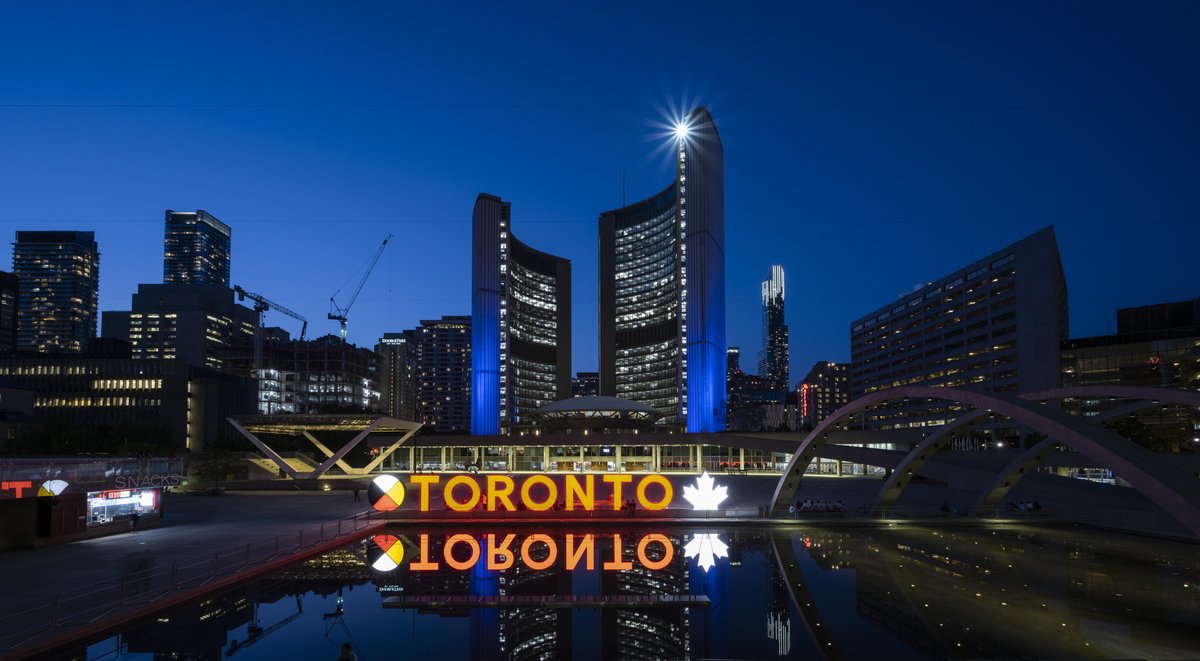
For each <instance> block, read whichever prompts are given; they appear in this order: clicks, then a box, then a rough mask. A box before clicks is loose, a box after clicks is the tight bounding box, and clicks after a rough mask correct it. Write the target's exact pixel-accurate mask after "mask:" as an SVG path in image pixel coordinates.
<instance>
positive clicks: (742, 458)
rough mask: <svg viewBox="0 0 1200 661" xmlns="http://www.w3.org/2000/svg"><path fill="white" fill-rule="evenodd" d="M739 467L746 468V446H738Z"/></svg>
mask: <svg viewBox="0 0 1200 661" xmlns="http://www.w3.org/2000/svg"><path fill="white" fill-rule="evenodd" d="M738 467H739V468H741V469H742V470H746V448H738Z"/></svg>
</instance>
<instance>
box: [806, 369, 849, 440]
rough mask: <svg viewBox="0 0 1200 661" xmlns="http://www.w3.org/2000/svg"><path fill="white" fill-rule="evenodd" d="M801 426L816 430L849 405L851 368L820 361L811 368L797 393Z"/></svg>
mask: <svg viewBox="0 0 1200 661" xmlns="http://www.w3.org/2000/svg"><path fill="white" fill-rule="evenodd" d="M796 399H797V404H799V406H800V424H802V425H805V426H808V427H814V426H816V425H819V424H821V421H822V420H824V419H825V418H828V417H829V415H830V414H831V413H833V412H834V411H836V410H838V409H839V408H841V407H842V406H845V405H846V404H849V403H850V366H849V365H848V364H846V363H832V362H828V361H824V360H823V361H821V362H819V363H817V364H815V365H813V366H812V369H811V370H809V371H808V376H806V377H804V380H803V381H801V382H800V386H799V387H798V388H797V392H796Z"/></svg>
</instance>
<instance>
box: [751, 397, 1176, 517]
mask: <svg viewBox="0 0 1200 661" xmlns="http://www.w3.org/2000/svg"><path fill="white" fill-rule="evenodd" d="M1147 390H1150V391H1152V392H1153V395H1152V396H1153V397H1154V399H1156V400H1160V401H1161V400H1164V398H1166V397H1167V396H1168V395H1167V393H1168V392H1169V393H1186V392H1188V391H1183V390H1175V389H1144V388H1111V389H1108V388H1102V387H1096V388H1095V389H1084V388H1080V389H1073V388H1062V389H1056V390H1052V391H1044V392H1038V393H1029V394H1027V395H1025V396H1024V397H1025V398H1028V399H1025V398H1018V397H1013V396H1011V395H1006V394H1001V393H992V392H985V391H979V390H965V389H956V388H937V387H932V386H919V385H917V386H900V387H897V388H890V389H888V390H881V391H877V392H874V393H870V394H868V395H864V396H863V397H860V398H858V399H857V400H855V401H853V402H851V403H849V404H847V405H846V406H843V407H842V408H841V409H838V411H836V412H835V413H834V415H832V416H830V417H829V418H828V419H826V420H825V421H824V422H822V423H821V424H820V425H818V426H817V428H816V429H814V430H813V431H812V433H810V434H809V435H808V437H806V438H805V439H804V441H803V442H802V443H801V444H800V447H799V448H797V450H796V452H795V453H794V454H793V455H792V458H791V460H790V461H789V462H788V465H787V468H786V470H785V471H784V474H783V476H782V477H781V478H780V481H779V484H778V486H777V487H776V489H775V496H774V498H773V501H772V507H773V510H774V511H781V510H783V509H786V508H787V505H788V503H790V502H792V501H793V500H794V499H795V497H796V491H797V490H798V489H799V486H800V478H801V476H802V475H803V474H804V471H805V470H807V468H808V466H809V464H811V463H812V460H813V459H814V458H815V457H816V452H815V450H816V448H817V447H819V446H820V445H821V444H823V443H824V442H825V440H826V439H827V434H826V433H825V432H826V431H827V430H828V429H829V428H830V427H831V426H833V425H836V424H838V423H840V422H841V421H842V420H843V419H845V418H846V417H847V416H850V415H853V414H855V413H858V412H859V411H862V410H864V409H866V408H868V407H870V406H874V405H876V404H879V403H882V402H885V401H887V400H890V399H897V398H910V397H911V398H919V399H933V400H939V401H954V402H961V403H963V404H969V405H971V406H974V407H975V408H976V410H975V411H971V412H970V413H967V414H965V415H963V416H960V417H959V418H958V419H957V420H955V421H954V422H952V423H950V424H949V425H947V427H953V428H961V427H962V426H965V425H968V424H970V423H971V422H973V421H974V420H977V419H979V418H981V417H983V416H985V415H989V414H991V413H993V412H994V413H995V414H997V415H1001V416H1004V417H1008V418H1012V419H1013V420H1015V421H1017V422H1019V423H1021V424H1023V425H1025V426H1026V427H1029V428H1030V429H1033V430H1034V431H1036V432H1038V433H1040V434H1042V435H1043V436H1046V437H1047V438H1054V439H1057V440H1058V441H1059V442H1061V443H1064V444H1066V445H1068V446H1069V447H1071V448H1073V449H1075V450H1076V451H1078V452H1080V453H1081V454H1083V455H1085V456H1087V457H1089V458H1091V459H1093V460H1095V461H1097V462H1099V463H1101V464H1102V465H1105V466H1110V467H1112V468H1113V470H1114V471H1115V472H1117V473H1118V474H1120V475H1121V476H1122V478H1123V479H1124V480H1125V481H1127V482H1129V484H1131V485H1133V486H1134V487H1135V488H1137V489H1138V490H1140V491H1141V492H1142V493H1143V494H1145V495H1146V496H1147V497H1148V498H1150V499H1151V500H1152V501H1153V502H1155V503H1156V504H1157V505H1158V506H1159V507H1162V508H1163V509H1164V510H1165V511H1166V512H1168V513H1169V514H1171V515H1172V516H1173V517H1175V518H1176V519H1178V520H1179V521H1180V522H1181V523H1183V524H1184V526H1186V527H1187V528H1188V529H1189V530H1191V531H1192V532H1193V533H1195V534H1196V535H1197V536H1200V481H1197V480H1196V479H1195V478H1193V477H1191V476H1189V475H1187V474H1186V473H1184V472H1183V471H1182V470H1179V469H1178V468H1176V467H1175V466H1173V465H1172V464H1171V463H1170V462H1169V461H1167V460H1166V459H1164V458H1163V457H1160V456H1157V455H1155V454H1154V453H1152V452H1150V451H1149V450H1146V449H1145V448H1142V447H1141V446H1138V445H1136V444H1134V443H1133V442H1131V441H1129V440H1128V439H1125V438H1123V437H1121V436H1120V435H1118V434H1116V433H1114V432H1111V431H1109V430H1107V429H1103V428H1100V427H1096V426H1094V425H1092V424H1090V423H1088V422H1087V421H1085V420H1083V419H1081V418H1077V417H1074V416H1071V415H1068V414H1066V413H1063V412H1062V411H1059V410H1057V409H1054V408H1050V407H1047V406H1043V405H1041V404H1035V403H1033V402H1032V401H1030V400H1041V399H1047V400H1048V399H1057V398H1059V396H1064V397H1066V396H1069V397H1076V396H1086V394H1084V393H1087V394H1095V395H1096V396H1108V397H1129V398H1137V399H1146V392H1147ZM1101 391H1103V392H1104V393H1105V394H1104V395H1101ZM1052 393H1053V394H1052ZM1171 396H1172V397H1174V395H1171ZM949 433H950V432H949V431H948V430H946V429H945V428H943V429H941V430H939V433H938V434H935V435H934V436H936V437H938V438H936V439H935V438H934V437H930V438H927V439H926V440H925V441H922V443H920V444H919V445H918V446H917V448H916V449H914V450H913V451H912V452H911V453H910V454H909V456H908V457H906V460H905V462H903V463H902V464H901V467H900V468H898V469H897V470H896V471H895V472H894V473H893V475H892V478H891V479H889V482H888V483H887V484H885V485H884V492H883V493H882V494H881V498H880V500H881V501H883V500H884V499H886V498H888V496H889V494H891V493H892V492H893V491H894V492H895V495H897V496H898V495H899V492H900V491H901V490H902V489H903V487H904V486H905V485H907V484H908V481H909V478H910V476H911V475H912V474H914V473H915V472H916V470H917V469H918V468H919V467H920V465H921V464H923V463H924V462H925V461H926V460H928V458H929V457H930V456H931V455H932V454H933V453H934V451H935V448H936V446H937V444H938V443H943V444H944V443H945V442H946V441H947V439H948V438H949V436H948V435H947V434H949Z"/></svg>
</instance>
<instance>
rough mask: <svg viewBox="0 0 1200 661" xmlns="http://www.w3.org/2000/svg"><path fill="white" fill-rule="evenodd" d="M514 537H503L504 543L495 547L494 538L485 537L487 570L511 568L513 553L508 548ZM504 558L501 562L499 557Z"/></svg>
mask: <svg viewBox="0 0 1200 661" xmlns="http://www.w3.org/2000/svg"><path fill="white" fill-rule="evenodd" d="M516 538H517V536H516V535H505V536H504V541H503V542H500V546H496V536H495V535H488V536H487V540H488V541H487V568H488V569H508V568H509V567H512V566H513V560H514V558H513V552H512V549H511V548H509V546H511V545H512V543H513V540H514V539H516ZM502 555H503V556H504V559H503V560H501V559H500V556H502Z"/></svg>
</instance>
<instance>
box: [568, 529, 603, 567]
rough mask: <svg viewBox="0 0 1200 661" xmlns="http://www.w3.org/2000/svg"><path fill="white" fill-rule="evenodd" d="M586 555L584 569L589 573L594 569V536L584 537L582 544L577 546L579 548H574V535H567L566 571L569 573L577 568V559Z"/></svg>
mask: <svg viewBox="0 0 1200 661" xmlns="http://www.w3.org/2000/svg"><path fill="white" fill-rule="evenodd" d="M584 553H586V554H587V563H586V564H585V565H584V568H585V569H587V570H588V571H591V570H593V569H595V568H596V537H595V535H584V536H583V542H582V543H580V544H579V548H576V547H575V535H567V571H571V570H572V569H575V568H576V567H578V566H579V559H580V558H582V557H584V555H583V554H584Z"/></svg>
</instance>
